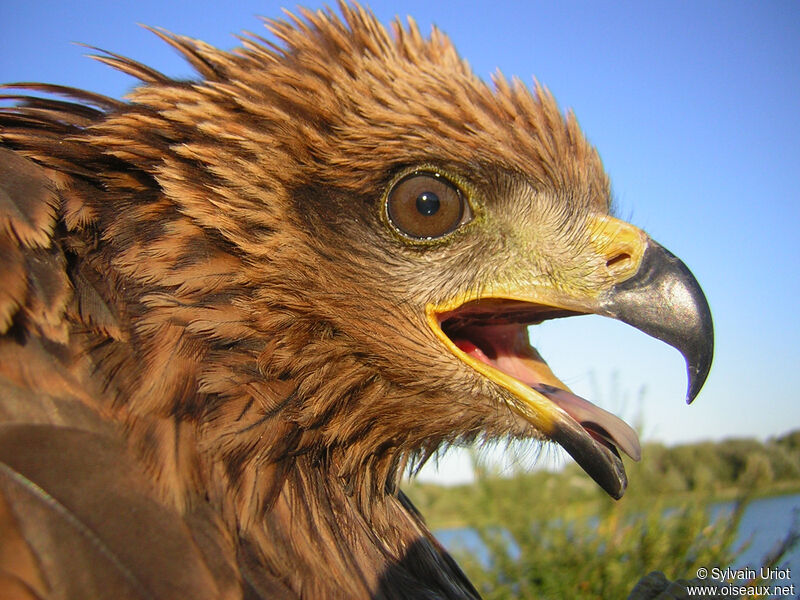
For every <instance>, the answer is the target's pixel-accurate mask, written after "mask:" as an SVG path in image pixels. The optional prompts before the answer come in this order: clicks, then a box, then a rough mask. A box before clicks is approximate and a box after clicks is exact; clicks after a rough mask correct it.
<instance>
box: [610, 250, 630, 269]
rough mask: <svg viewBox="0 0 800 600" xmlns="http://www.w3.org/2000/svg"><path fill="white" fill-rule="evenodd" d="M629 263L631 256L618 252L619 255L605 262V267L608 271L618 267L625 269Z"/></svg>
mask: <svg viewBox="0 0 800 600" xmlns="http://www.w3.org/2000/svg"><path fill="white" fill-rule="evenodd" d="M630 261H631V255H630V254H628V253H627V252H620V253H619V254H617V255H615V256H613V257H611V258H609V259H608V260H607V261H606V267H608V268H609V269H617V268H620V267H626V266H627V265H628V263H630Z"/></svg>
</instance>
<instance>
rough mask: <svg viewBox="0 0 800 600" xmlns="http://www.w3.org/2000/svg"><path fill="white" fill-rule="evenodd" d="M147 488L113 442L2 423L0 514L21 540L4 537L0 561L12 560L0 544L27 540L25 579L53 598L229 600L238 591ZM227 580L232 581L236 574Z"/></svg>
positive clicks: (69, 430) (76, 432) (56, 429)
mask: <svg viewBox="0 0 800 600" xmlns="http://www.w3.org/2000/svg"><path fill="white" fill-rule="evenodd" d="M148 489H149V486H148V484H147V483H146V480H145V479H144V476H143V475H142V473H140V472H139V471H138V470H137V468H136V467H135V465H133V464H131V463H130V461H129V460H128V459H127V457H126V454H125V451H124V450H123V449H122V447H121V446H119V444H118V443H117V442H116V441H115V440H114V439H112V438H109V437H108V436H105V435H101V434H97V433H91V432H87V431H80V430H77V429H72V428H65V427H53V426H49V425H3V426H0V509H2V508H5V509H6V515H5V517H6V521H7V522H12V521H13V523H14V524H15V525H16V527H15V531H16V532H17V534H18V535H16V536H12V537H11V538H10V539H7V538H5V537H4V538H2V539H0V557H5V556H7V555H8V554H10V553H9V552H4V550H5V548H4V546H7V545H9V544H13V545H14V546H17V547H18V546H20V544H21V540H24V541H25V544H24V545H25V546H26V548H24V549H25V551H26V555H27V556H29V558H30V559H33V560H29V561H28V563H30V564H34V565H36V566H37V568H36V569H34V568H28V569H27V571H26V572H25V573H22V574H20V577H22V578H24V582H25V584H26V585H27V586H28V587H29V588H31V589H32V590H37V591H38V590H41V589H42V588H43V587H44V588H46V589H47V590H48V592H49V593H48V596H47V597H49V598H79V597H84V598H111V597H113V598H136V599H145V598H148V599H149V598H159V599H161V598H164V599H166V598H176V599H177V598H196V599H203V598H208V599H211V598H224V597H226V596H227V597H230V596H229V594H230V593H231V592H232V591H233V590H234V589H235V586H228V589H227V590H226V589H221V588H220V584H218V583H217V581H215V579H219V577H220V574H221V573H225V572H226V568H225V565H224V564H221V565H220V564H215V565H212V566H211V567H209V565H208V564H207V563H206V559H207V558H208V557H207V556H204V555H203V553H202V552H201V550H200V549H199V547H198V543H197V541H196V540H195V539H194V537H193V533H192V531H190V530H189V528H188V527H187V526H186V525H185V523H184V521H183V520H182V519H181V518H180V517H179V516H178V515H177V514H176V513H175V512H174V511H173V510H171V509H169V508H167V507H165V506H164V505H163V504H161V503H159V502H156V501H155V500H154V498H153V497H152V496H150V495H149V494H148V493H147V490H148ZM12 531H14V530H12ZM201 541H202V542H203V543H205V544H206V545H207V544H208V540H207V539H206V538H205V537H204V538H202V539H201ZM219 547H221V545H220V544H217V548H219ZM145 548H146V549H147V550H146V551H143V549H145ZM209 554H212V555H213V554H217V553H209ZM222 556H224V555H221V554H217V557H216V558H213V559H212V561H213V562H216V563H221V562H223V559H222ZM11 568H14V567H13V566H12V567H11ZM40 569H41V571H40ZM3 570H7V571H8V570H9V569H8V568H7V567H5V565H0V573H2V571H3ZM41 573H44V574H43V575H42V574H41ZM227 574H228V579H229V580H230V577H231V576H232V571H231V569H230V568H228V569H227ZM222 581H223V582H224V581H225V578H223V579H222Z"/></svg>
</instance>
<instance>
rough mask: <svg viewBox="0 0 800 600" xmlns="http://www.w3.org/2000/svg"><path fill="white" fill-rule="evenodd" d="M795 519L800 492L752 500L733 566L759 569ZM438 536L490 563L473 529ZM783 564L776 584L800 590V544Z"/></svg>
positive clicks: (717, 510) (715, 511)
mask: <svg viewBox="0 0 800 600" xmlns="http://www.w3.org/2000/svg"><path fill="white" fill-rule="evenodd" d="M732 506H733V505H732V504H731V503H725V504H720V505H718V506H715V507H714V508H713V509H712V516H713V517H716V516H717V515H719V514H720V512H722V511H729V510H730V509H731V507H732ZM793 519H797V520H800V494H794V495H789V496H777V497H775V498H762V499H759V500H754V501H753V502H751V503H750V504H749V505H748V507H747V508H746V509H745V512H744V514H743V515H742V520H741V522H740V524H739V533H738V537H737V541H736V547H737V548H738V547H739V546H740V545H742V544H744V543H745V542H747V541H749V542H750V546H749V547H748V548H747V549H746V550H745V551H744V552H743V553H742V555H741V556H740V557H739V558H738V559H737V561H736V563H735V564H733V565H730V566H731V567H733V568H742V567H746V566H751V567H756V568H758V566H759V565H761V561H762V559H763V558H764V557H765V556H766V555H767V554H768V553H769V552H770V551H772V550H773V549H774V548H775V547H776V546H777V544H779V543H780V542H781V540H783V538H784V537H785V536H786V533H787V532H788V531H789V528H790V527H791V526H792V522H793ZM436 537H437V538H438V539H439V541H441V542H442V544H444V546H445V547H446V548H447V549H448V550H451V551H453V550H459V551H467V552H470V553H472V554H475V555H476V556H477V557H478V558H479V559H480V560H481V561H482V562H483V563H484V564H486V563H487V562H488V554H487V552H486V548H485V547H484V545H483V543H482V542H481V539H480V537H479V536H478V534H477V533H476V532H475V531H474V530H472V529H468V528H459V529H441V530H438V531H437V532H436ZM780 567H782V568H788V569H789V571H790V577H789V579H788V580H782V581H779V582H776V583H779V584H780V585H789V584H794V586H795V590H800V544H798V546H796V547H795V548H794V549H793V550H792V551H791V552H790V553H789V554H788V555H787V556H785V557H784V559H783V560H782V561H781V563H780ZM642 575H645V573H642Z"/></svg>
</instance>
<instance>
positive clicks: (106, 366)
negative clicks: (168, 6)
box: [0, 5, 710, 598]
mask: <svg viewBox="0 0 800 600" xmlns="http://www.w3.org/2000/svg"><path fill="white" fill-rule="evenodd" d="M340 10H341V12H342V15H343V18H342V19H341V20H340V19H339V18H338V17H336V16H335V15H333V14H331V13H328V12H313V13H312V12H304V13H303V14H304V18H303V19H294V18H293V19H292V20H291V21H290V22H282V21H271V22H269V27H270V29H271V31H272V32H273V33H274V34H275V35H276V36H277V37H278V38H279V40H280V41H281V43H282V44H283V45H282V46H281V47H276V46H274V45H272V44H271V43H270V42H268V41H265V40H262V39H260V38H257V37H256V36H249V37H247V38H244V39H243V46H242V47H241V48H239V49H238V50H236V51H234V52H233V53H228V52H223V51H220V50H217V49H215V48H212V47H210V46H208V45H206V44H204V43H202V42H199V41H196V40H191V39H188V38H184V37H180V36H176V35H172V34H168V33H164V32H161V31H155V33H156V35H158V36H159V37H161V38H162V39H163V40H164V41H166V42H167V43H169V44H170V45H172V46H173V47H175V48H176V49H178V50H179V51H180V52H181V53H182V54H183V55H184V56H185V57H186V58H187V60H188V61H189V62H190V63H191V64H192V65H193V66H194V68H195V69H196V70H197V73H198V75H199V77H200V79H198V80H197V81H176V80H172V79H170V78H168V77H166V76H164V75H162V74H161V73H158V72H156V71H154V70H152V69H150V68H148V67H146V66H144V65H141V64H139V63H136V62H134V61H132V60H130V59H127V58H123V57H119V56H117V55H114V54H110V53H103V54H101V55H100V56H99V57H98V59H99V60H101V61H103V62H105V63H108V64H109V65H111V66H113V67H115V68H118V69H120V70H122V71H124V72H126V73H129V74H131V75H133V76H135V77H137V78H139V79H140V80H141V82H142V84H141V85H140V86H139V87H137V88H136V89H134V90H133V91H132V92H131V93H130V94H129V96H128V97H127V99H126V101H125V102H122V101H117V100H113V99H109V98H105V97H100V96H97V95H95V94H92V93H89V92H85V91H80V90H75V89H66V88H60V87H55V86H48V85H42V84H21V85H15V86H9V87H7V89H8V90H9V94H8V95H7V96H6V97H7V98H11V99H12V100H14V101H15V104H13V105H11V106H6V107H4V108H2V109H0V144H1V145H2V147H0V184H1V185H2V188H0V280H1V281H2V288H1V289H0V333H2V336H1V337H0V394H1V395H0V420H2V425H0V540H2V542H1V543H0V586H5V588H3V587H0V589H6V590H9V591H10V592H12V591H13V592H14V593H16V594H17V597H24V598H28V597H33V598H87V597H92V598H100V597H109V598H111V597H113V598H128V597H130V598H241V597H245V598H299V597H302V598H336V597H341V598H364V597H373V598H414V597H426V598H427V597H439V598H472V597H476V596H477V593H476V591H475V590H474V589H473V587H472V586H471V585H470V583H469V582H468V581H467V580H466V578H465V577H464V575H463V574H462V573H461V571H460V570H459V568H458V567H457V566H456V565H455V563H454V562H453V561H452V559H451V558H450V557H449V556H448V555H447V553H446V552H445V551H444V550H443V549H442V548H441V547H440V545H439V544H438V543H437V542H436V540H435V539H434V538H433V537H432V535H431V534H430V533H429V532H428V530H427V528H426V527H425V525H424V523H423V521H422V519H421V517H420V515H419V514H418V513H417V512H416V511H415V510H414V509H413V507H412V506H411V505H410V503H409V502H408V500H407V499H406V498H405V497H404V496H403V494H402V492H400V490H399V489H398V482H399V479H400V477H401V475H402V473H403V472H404V470H405V469H406V468H407V467H408V466H409V464H412V465H419V464H421V463H422V462H424V461H425V460H426V459H427V458H428V457H429V456H430V455H431V454H432V453H433V452H434V451H436V450H437V449H439V448H441V447H443V446H447V445H450V444H458V443H462V442H471V441H474V440H476V439H481V438H495V437H508V436H512V437H521V438H523V437H524V438H529V437H534V438H539V439H548V438H552V439H555V440H556V441H559V442H560V443H562V444H563V445H564V446H565V447H566V448H567V449H568V450H569V451H570V452H571V453H572V454H573V455H575V456H576V458H577V459H578V460H579V462H581V464H582V465H583V466H584V468H586V469H587V471H588V472H589V473H590V474H591V475H592V476H593V477H595V479H597V480H598V482H599V483H600V484H601V485H603V486H604V487H605V488H606V489H608V490H609V492H610V493H612V494H613V495H617V496H618V495H620V494H621V493H622V489H624V472H623V471H622V470H621V469H622V466H621V462H619V458H618V454H617V451H616V447H617V446H619V447H620V448H622V449H625V451H627V452H629V453H631V454H636V452H637V448H638V447H636V444H635V443H634V442H625V441H624V440H623V439H622V438H623V437H624V436H625V435H627V433H626V432H625V431H624V430H623V429H622V426H621V425H615V424H614V423H615V422H612V421H611V420H610V417H603V416H602V415H600V412H599V411H598V409H594V408H586V407H585V406H584V405H582V404H579V408H575V406H578V405H576V404H575V403H576V402H578V400H575V397H572V396H571V395H570V394H568V392H566V391H564V390H566V387H565V386H563V384H560V382H558V380H557V379H555V377H554V376H552V374H551V373H549V370H547V369H546V366H544V363H543V361H542V360H541V358H540V357H539V356H538V354H537V353H536V352H535V350H533V349H532V348H529V347H528V346H527V342H526V341H525V342H522V341H520V339H521V338H519V331H523V332H524V327H525V325H526V324H527V323H530V322H537V321H541V320H543V319H545V318H551V317H554V316H564V315H566V314H574V313H578V312H599V313H602V314H609V315H611V316H615V317H618V318H621V319H622V320H625V321H626V322H629V323H633V324H634V325H636V326H638V327H640V328H642V329H644V330H645V331H648V332H649V333H653V334H654V335H658V336H659V337H662V339H666V340H667V341H668V342H670V343H673V345H678V344H679V343H680V342H679V341H676V339H677V338H680V339H683V334H681V335H677V334H676V335H677V337H676V335H673V337H669V336H668V335H667V334H665V333H663V332H662V331H661V330H659V331H657V332H654V331H653V327H652V324H651V321H652V319H653V318H651V317H647V318H646V319H645V318H644V317H639V316H637V315H638V313H635V314H634V315H633V316H631V315H630V314H628V313H624V311H616V306H617V305H616V304H615V302H616V300H614V299H615V298H616V296H614V294H615V293H616V289H617V287H619V286H621V285H622V284H624V283H625V282H627V281H629V280H630V281H633V280H635V279H636V278H637V276H638V273H639V271H640V270H641V269H642V268H644V267H641V265H644V264H649V263H648V262H647V258H646V257H647V256H650V254H647V252H650V253H651V254H652V253H653V252H655V250H648V248H651V247H652V246H654V243H653V242H650V241H649V240H648V238H646V236H644V234H641V235H640V233H641V232H638V230H635V229H634V228H633V227H632V226H629V225H627V224H622V223H621V222H619V221H617V220H615V219H612V218H610V217H608V216H607V213H608V209H609V184H608V181H607V178H606V176H605V174H604V172H603V169H602V165H601V163H600V160H599V158H598V156H597V153H596V152H595V150H594V149H593V148H592V147H591V146H590V145H589V144H588V143H587V142H586V140H585V139H584V137H583V135H582V134H581V132H580V131H579V128H578V125H577V123H576V121H575V119H574V118H572V117H571V116H568V117H566V118H564V117H563V116H562V114H561V113H560V111H559V110H558V108H557V106H556V104H555V102H554V100H553V99H552V97H551V96H550V95H549V94H548V93H547V92H546V91H545V90H543V89H541V88H537V89H536V90H534V91H533V92H532V93H531V92H529V91H528V90H527V89H526V88H525V87H524V86H523V85H522V84H520V83H519V82H516V81H515V82H513V83H509V82H507V81H506V80H504V79H503V78H502V77H499V76H498V77H497V79H496V80H495V86H494V89H493V88H492V87H490V86H488V85H486V84H485V83H484V82H482V81H481V80H479V79H478V78H477V77H476V76H475V75H474V74H473V73H472V72H471V71H470V70H469V68H468V67H467V65H466V63H464V62H462V60H461V59H460V58H459V57H458V55H457V54H456V51H455V50H454V49H453V47H452V46H451V45H450V42H449V41H448V40H447V38H446V37H444V36H443V35H442V34H441V33H439V32H438V31H436V30H434V31H433V33H432V34H431V37H430V39H423V37H422V36H421V35H420V33H419V32H418V31H417V29H416V27H415V26H414V25H413V24H411V25H410V26H409V27H408V28H403V27H402V26H401V25H399V24H396V25H395V26H394V28H393V35H390V34H389V33H388V32H387V31H385V30H384V29H383V28H382V27H381V26H380V25H379V24H378V23H377V22H376V21H375V19H374V18H373V17H372V16H371V15H370V14H369V13H367V12H366V11H364V10H362V9H360V8H358V7H351V6H346V5H342V6H341V7H340ZM20 87H21V88H25V89H26V90H27V91H26V92H23V95H21V96H18V95H15V94H19V93H20V92H18V91H17V90H15V89H14V88H20ZM36 92H45V93H49V94H51V95H55V96H60V97H61V98H62V99H52V98H39V97H35V96H31V95H30V94H31V93H36ZM420 177H421V178H422V179H419V178H420ZM409 181H411V182H412V184H413V185H416V184H417V183H419V182H420V181H421V182H422V184H425V185H428V184H430V185H439V183H434V181H444V182H445V183H444V184H443V185H444V188H442V189H441V190H440V191H439V195H438V196H442V200H443V201H444V200H445V198H444V196H447V195H448V194H450V196H447V197H448V198H450V200H449V201H450V202H451V205H449V206H453V207H455V208H454V210H456V211H457V214H456V217H457V218H456V220H455V221H453V223H452V224H450V225H449V226H448V228H447V229H446V230H445V229H442V230H441V231H439V230H438V229H437V227H439V225H438V222H437V221H434V222H433V225H430V223H431V221H430V220H428V221H425V218H427V217H429V216H430V215H429V214H428V213H431V214H433V213H436V212H437V211H438V210H439V197H438V196H436V197H435V198H434V201H435V203H436V204H435V206H433V208H431V207H430V206H428V207H427V208H426V207H425V206H423V207H422V208H420V207H421V206H422V205H421V204H420V202H421V200H420V199H421V198H423V195H424V194H420V195H418V196H416V202H417V204H416V206H417V207H418V213H417V212H414V210H415V209H414V208H413V206H414V205H413V203H412V204H411V205H409V206H411V207H412V208H411V209H408V208H405V206H406V205H403V204H402V203H401V202H402V200H403V198H402V197H400V198H398V197H397V196H398V195H402V193H405V192H402V189H403V188H402V187H401V185H403V184H404V183H405V182H409ZM407 185H408V184H407ZM415 189H416V188H415ZM425 189H426V191H425V193H427V192H428V191H429V190H428V188H425ZM431 189H433V188H431ZM436 189H439V188H436ZM415 193H416V192H415ZM410 198H411V200H412V201H413V200H414V197H410ZM425 198H427V199H428V200H429V199H430V194H428V195H427V196H425ZM423 200H424V199H423ZM428 200H425V201H426V202H427V201H428ZM452 203H455V204H452ZM423 204H424V202H423ZM426 206H427V205H426ZM423 208H424V210H423ZM409 210H410V211H411V212H410V213H409V212H408V211H409ZM425 211H427V212H425ZM459 211H460V212H459ZM420 214H423V215H425V217H424V218H423V217H420ZM439 214H443V213H439ZM409 215H410V216H409ZM409 218H410V219H411V220H410V221H409V220H407V219H409ZM436 218H438V217H436ZM404 219H406V220H404ZM422 222H424V223H426V224H425V225H423V226H422V227H433V228H434V234H433V235H429V234H428V233H427V231H428V230H427V229H426V230H425V231H426V233H425V234H424V235H416V234H415V232H414V228H415V227H417V226H418V225H417V224H418V223H422ZM598 224H599V225H598ZM637 232H638V233H637ZM637 236H638V237H637ZM648 244H650V245H649V246H648ZM673 275H674V274H672V275H670V276H673ZM675 277H677V276H675ZM681 277H684V276H683V275H681ZM687 285H688V284H687ZM689 287H691V286H689ZM522 289H526V290H537V291H536V293H530V294H529V293H528V292H525V293H521V292H518V290H522ZM648 289H649V288H648ZM515 290H517V291H515ZM455 299H460V300H458V301H456V300H455ZM658 299H659V301H661V302H662V303H663V304H664V306H665V307H667V308H668V309H669V308H670V307H671V303H672V302H673V299H670V298H666V299H665V298H664V297H663V294H662V296H659V297H658ZM612 300H614V301H613V302H612ZM674 302H675V303H678V302H679V301H677V300H675V301H674ZM698 302H699V301H698ZM698 305H699V304H698ZM462 306H463V307H468V308H466V309H463V308H462ZM693 309H694V307H693ZM705 310H706V312H707V308H706V309H705ZM615 311H616V312H615ZM698 311H699V312H701V313H702V307H701V308H700V309H697V310H696V311H695V312H698ZM634 312H635V311H634ZM484 313H487V314H488V313H494V315H495V316H493V317H492V319H494V320H490V324H489V325H486V326H484V325H481V324H479V320H480V319H482V318H484V316H485V315H484ZM703 314H705V313H703ZM702 316H703V315H701V317H702ZM643 319H644V320H643ZM647 319H650V321H647ZM700 320H701V321H702V320H703V319H700ZM645 321H647V322H645ZM482 327H483V328H482ZM687 327H688V326H687ZM682 331H683V330H682ZM509 332H511V333H509ZM500 334H503V335H505V336H506V337H508V336H509V335H511V336H512V337H514V336H516V337H515V338H514V339H515V340H516V341H512V342H502V343H501V342H500V341H498V339H499V338H500V337H502V336H501V335H500ZM512 334H513V335H512ZM708 334H709V331H706V330H704V333H703V336H705V337H703V336H701V337H702V339H703V340H705V339H707V338H708ZM687 335H688V334H687ZM695 337H697V336H695ZM448 339H451V340H452V343H451V342H448ZM693 339H694V338H693ZM698 339H699V338H698ZM473 342H474V343H473ZM470 344H472V345H470ZM704 347H705V346H704ZM498 348H499V349H500V350H501V352H499V354H500V355H505V354H510V355H513V358H512V359H509V360H512V362H513V363H514V364H515V365H517V367H519V369H521V370H522V371H525V373H527V374H526V375H524V376H523V375H519V372H521V371H515V372H516V373H517V375H516V377H517V379H519V380H521V381H522V382H523V383H524V384H525V386H523V387H524V388H525V389H524V390H523V391H520V388H519V387H518V386H517V383H519V382H517V383H514V382H513V381H512V382H511V383H509V379H508V377H505V378H504V376H503V375H498V371H497V370H498V369H500V370H501V371H502V369H501V367H500V366H498V365H499V364H501V363H500V362H499V361H500V358H498V357H497V356H493V355H492V352H493V351H497V350H498ZM691 352H693V350H692V351H691ZM709 352H710V350H709ZM495 354H497V352H495ZM470 361H471V362H470ZM708 362H710V354H709V355H708V357H707V361H706V362H705V363H703V362H702V361H701V363H702V364H701V366H700V369H699V370H700V373H701V374H700V375H699V376H696V377H695V376H692V378H693V380H694V381H695V382H696V379H697V378H699V379H700V385H701V384H702V379H703V378H704V377H705V373H704V370H705V371H707V368H708V364H707V363H708ZM482 365H483V366H482ZM526 365H527V366H526ZM520 385H521V384H520ZM515 386H516V387H515ZM695 387H697V386H695ZM695 393H696V389H694V391H693V394H692V395H694V394H695ZM559 394H561V396H559ZM562 396H563V398H562ZM564 398H566V400H565V399H564ZM523 400H524V402H523ZM587 404H588V403H587ZM580 407H582V408H580ZM582 410H583V411H584V412H581V411H582ZM586 411H588V413H587V412H586ZM589 413H591V414H592V415H594V416H595V417H596V418H588V417H587V418H583V417H580V415H585V414H589ZM590 416H591V415H590ZM593 422H594V423H595V425H594V426H592V423H593ZM634 441H635V440H634ZM26 594H27V595H26Z"/></svg>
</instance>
